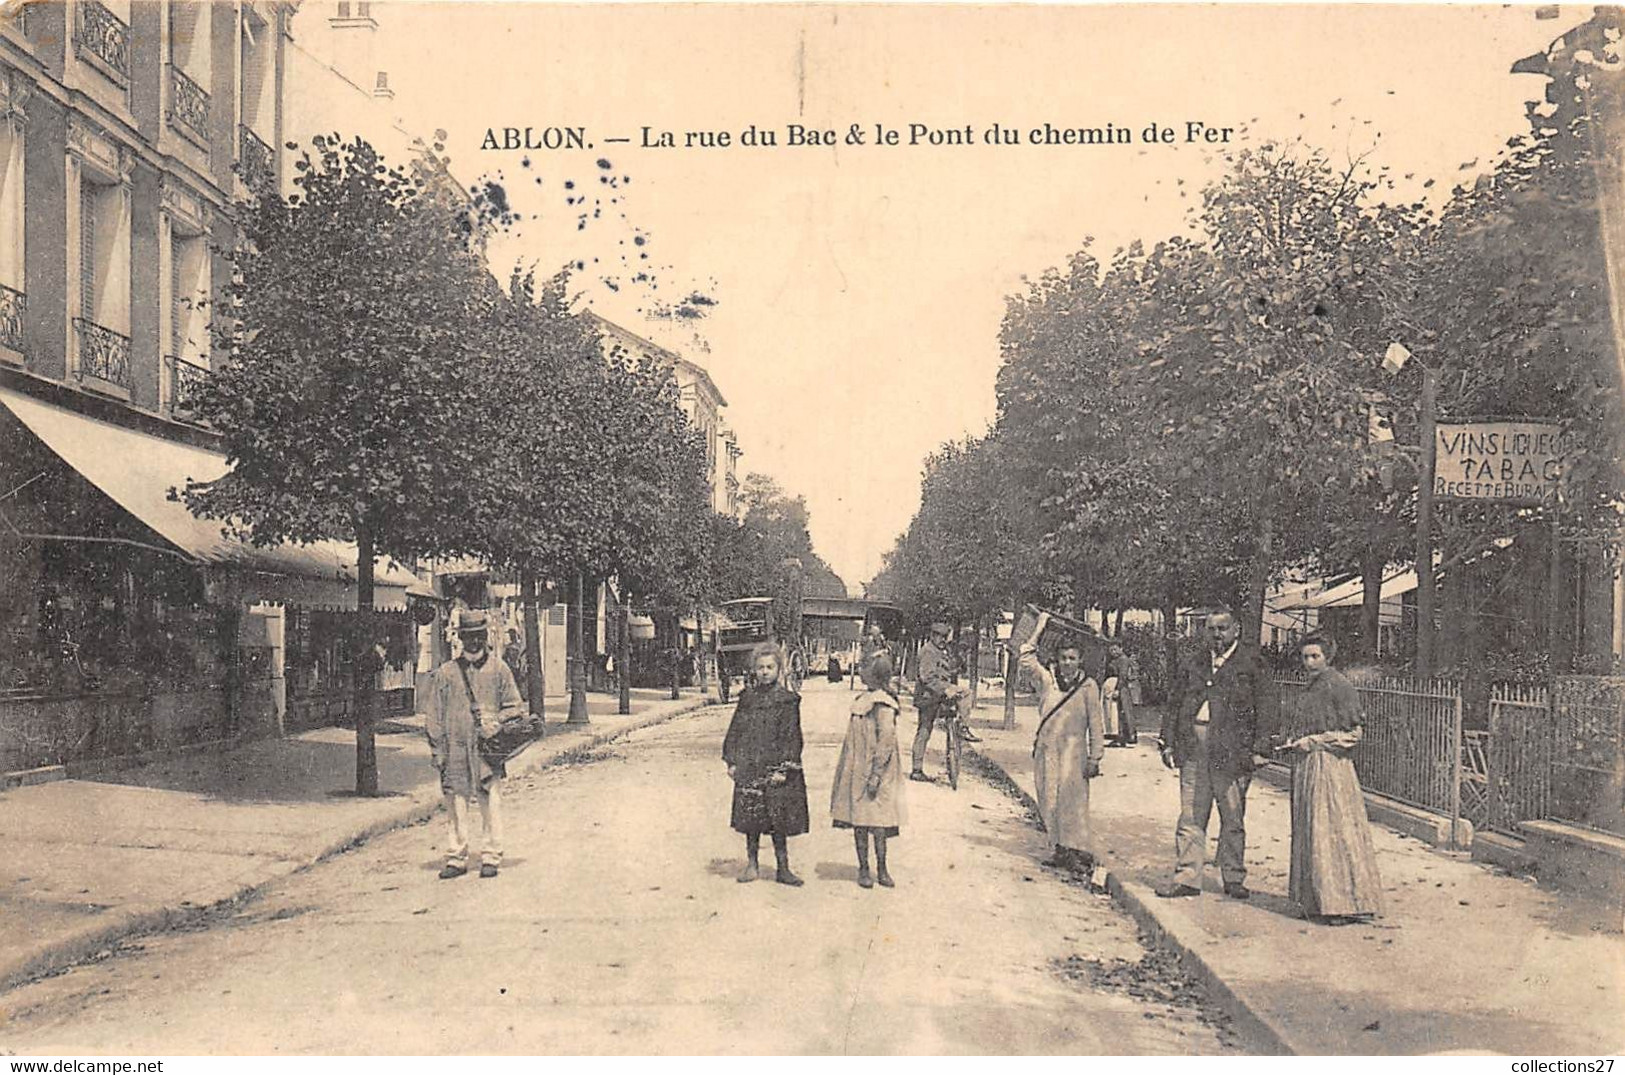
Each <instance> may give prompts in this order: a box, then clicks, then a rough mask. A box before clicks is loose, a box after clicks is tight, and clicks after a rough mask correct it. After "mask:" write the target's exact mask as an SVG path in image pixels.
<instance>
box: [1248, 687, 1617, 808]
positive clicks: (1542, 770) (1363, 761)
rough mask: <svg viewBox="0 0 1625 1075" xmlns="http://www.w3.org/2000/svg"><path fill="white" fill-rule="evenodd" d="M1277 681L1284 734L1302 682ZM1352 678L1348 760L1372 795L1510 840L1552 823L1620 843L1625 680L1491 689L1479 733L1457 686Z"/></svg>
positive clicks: (1290, 725)
mask: <svg viewBox="0 0 1625 1075" xmlns="http://www.w3.org/2000/svg"><path fill="white" fill-rule="evenodd" d="M1278 682H1279V683H1280V684H1281V686H1282V707H1283V719H1284V721H1285V726H1286V728H1287V729H1288V730H1290V729H1291V727H1292V723H1293V720H1294V712H1293V705H1294V696H1295V694H1296V692H1297V691H1299V690H1301V689H1302V687H1303V680H1302V679H1301V678H1286V679H1282V680H1279V681H1278ZM1354 683H1355V687H1356V688H1357V689H1358V690H1359V692H1360V700H1361V703H1362V705H1363V706H1364V708H1365V737H1364V740H1363V741H1362V742H1361V743H1360V745H1359V746H1358V747H1357V748H1355V750H1354V753H1353V757H1354V765H1355V769H1356V770H1357V771H1358V772H1359V774H1360V783H1361V786H1362V787H1364V788H1365V789H1366V790H1367V791H1374V792H1377V793H1378V794H1381V795H1386V796H1388V797H1389V798H1392V799H1397V800H1399V801H1401V802H1405V803H1409V804H1411V805H1413V806H1420V807H1422V808H1424V809H1427V810H1432V811H1435V812H1437V813H1439V814H1442V815H1444V816H1446V817H1449V818H1452V819H1455V818H1466V819H1467V820H1469V821H1471V822H1472V823H1473V825H1474V827H1475V828H1479V829H1489V830H1493V831H1495V832H1502V833H1508V834H1511V835H1520V834H1521V833H1520V829H1521V827H1522V826H1523V824H1524V823H1526V822H1529V821H1537V820H1544V819H1552V820H1560V821H1567V822H1572V823H1576V824H1580V825H1586V826H1590V827H1592V828H1597V829H1602V830H1605V831H1608V832H1612V833H1615V834H1618V835H1622V836H1625V677H1611V676H1559V677H1558V678H1557V679H1556V680H1555V684H1554V686H1555V694H1553V692H1552V690H1549V689H1548V688H1546V687H1541V686H1517V685H1511V684H1496V685H1493V686H1492V687H1491V688H1490V691H1489V697H1488V708H1489V712H1488V714H1487V716H1488V720H1487V727H1485V728H1478V729H1469V728H1466V727H1465V726H1464V720H1463V712H1462V710H1463V705H1462V690H1461V685H1460V684H1458V683H1454V682H1450V681H1439V680H1435V681H1429V682H1426V683H1422V682H1417V681H1415V680H1407V679H1397V678H1388V677H1385V678H1366V679H1360V678H1356V679H1355V681H1354ZM1474 723H1475V724H1476V723H1480V721H1477V720H1475V721H1474Z"/></svg>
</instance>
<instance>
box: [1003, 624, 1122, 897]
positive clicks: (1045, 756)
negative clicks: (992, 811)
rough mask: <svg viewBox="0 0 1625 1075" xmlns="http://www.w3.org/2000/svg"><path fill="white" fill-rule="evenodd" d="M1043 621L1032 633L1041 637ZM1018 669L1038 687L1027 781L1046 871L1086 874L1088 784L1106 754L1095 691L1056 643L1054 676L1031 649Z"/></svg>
mask: <svg viewBox="0 0 1625 1075" xmlns="http://www.w3.org/2000/svg"><path fill="white" fill-rule="evenodd" d="M1043 624H1044V621H1043V618H1042V614H1041V618H1040V621H1039V628H1038V633H1042V631H1043ZM1021 667H1022V669H1023V670H1024V671H1026V672H1027V674H1028V675H1030V676H1032V677H1033V679H1034V680H1035V681H1036V682H1037V684H1038V714H1039V723H1038V732H1037V734H1036V735H1035V736H1034V737H1033V780H1034V785H1035V787H1036V790H1037V792H1038V796H1037V797H1038V815H1039V818H1040V820H1042V821H1043V823H1044V831H1045V833H1046V834H1047V835H1048V836H1049V842H1050V850H1051V855H1050V858H1049V861H1047V862H1045V863H1044V865H1046V866H1055V867H1058V868H1060V869H1063V870H1071V871H1075V872H1077V873H1088V872H1090V871H1091V870H1092V869H1093V868H1094V865H1095V854H1094V842H1093V839H1092V837H1091V835H1090V826H1089V782H1090V781H1091V780H1093V779H1094V778H1095V777H1097V776H1099V775H1100V761H1101V758H1102V757H1103V756H1104V755H1105V752H1106V727H1105V712H1104V708H1103V706H1102V705H1101V697H1100V688H1099V687H1098V686H1097V685H1096V684H1095V681H1094V680H1093V679H1092V678H1090V677H1089V675H1088V674H1087V673H1085V672H1084V670H1083V649H1082V647H1081V645H1080V644H1079V643H1077V642H1074V641H1071V640H1068V641H1064V642H1062V643H1061V645H1060V648H1059V649H1058V650H1057V651H1056V654H1055V671H1054V672H1051V671H1050V670H1049V669H1048V668H1045V667H1044V666H1043V665H1042V664H1040V663H1039V661H1038V654H1037V652H1036V647H1035V646H1034V644H1033V643H1031V642H1027V643H1024V644H1023V645H1022V647H1021Z"/></svg>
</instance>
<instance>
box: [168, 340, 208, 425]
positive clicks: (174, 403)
mask: <svg viewBox="0 0 1625 1075" xmlns="http://www.w3.org/2000/svg"><path fill="white" fill-rule="evenodd" d="M167 361H168V362H169V410H170V413H171V414H173V415H174V416H175V417H177V418H190V417H193V416H194V415H195V414H196V407H195V402H196V400H197V393H198V390H199V389H200V388H202V387H203V382H204V381H206V380H208V378H209V371H208V370H207V369H205V368H204V367H202V366H200V365H198V364H197V363H196V362H188V361H186V359H184V358H180V357H178V356H176V355H170V356H169V358H168V360H167Z"/></svg>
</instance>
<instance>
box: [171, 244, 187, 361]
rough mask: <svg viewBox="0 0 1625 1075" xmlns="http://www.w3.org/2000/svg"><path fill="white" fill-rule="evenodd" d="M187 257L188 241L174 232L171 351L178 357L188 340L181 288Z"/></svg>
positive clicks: (172, 247) (183, 296) (172, 249)
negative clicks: (184, 263) (177, 236)
mask: <svg viewBox="0 0 1625 1075" xmlns="http://www.w3.org/2000/svg"><path fill="white" fill-rule="evenodd" d="M185 258H186V242H185V241H184V240H182V239H177V238H176V237H175V236H174V235H173V234H171V235H170V238H169V351H170V354H172V355H174V356H175V357H176V358H181V357H183V356H182V354H181V345H182V344H184V343H185V342H186V332H185V321H184V318H185V316H186V303H185V301H184V299H185V292H184V291H182V290H181V280H182V279H184V275H185V274H183V273H182V272H181V262H182V261H183V260H184V259H185Z"/></svg>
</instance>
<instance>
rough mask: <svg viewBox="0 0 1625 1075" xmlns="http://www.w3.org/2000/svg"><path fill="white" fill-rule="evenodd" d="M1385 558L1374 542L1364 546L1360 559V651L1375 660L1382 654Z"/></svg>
mask: <svg viewBox="0 0 1625 1075" xmlns="http://www.w3.org/2000/svg"><path fill="white" fill-rule="evenodd" d="M1387 566H1388V565H1387V562H1386V558H1385V557H1384V556H1383V555H1382V552H1381V550H1379V549H1378V548H1377V547H1376V545H1375V544H1370V545H1367V546H1366V547H1365V555H1364V556H1363V557H1362V558H1361V559H1360V580H1361V586H1360V591H1361V592H1360V642H1361V645H1360V652H1361V655H1362V656H1364V657H1366V658H1367V659H1369V660H1371V661H1372V662H1375V661H1376V660H1377V659H1378V658H1379V657H1381V656H1382V654H1381V653H1380V652H1379V651H1380V649H1381V646H1380V645H1379V639H1380V637H1381V632H1382V572H1383V569H1384V568H1386V567H1387Z"/></svg>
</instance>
